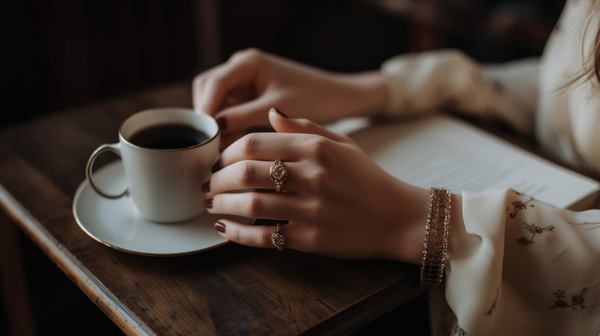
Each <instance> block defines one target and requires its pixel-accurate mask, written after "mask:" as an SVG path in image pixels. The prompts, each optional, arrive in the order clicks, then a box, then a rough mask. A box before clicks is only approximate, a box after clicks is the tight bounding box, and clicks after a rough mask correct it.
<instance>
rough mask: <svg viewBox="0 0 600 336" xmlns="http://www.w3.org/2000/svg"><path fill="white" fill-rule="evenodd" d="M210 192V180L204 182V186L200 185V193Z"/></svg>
mask: <svg viewBox="0 0 600 336" xmlns="http://www.w3.org/2000/svg"><path fill="white" fill-rule="evenodd" d="M209 191H210V180H208V181H206V182H204V184H203V185H202V192H205V193H207V192H209Z"/></svg>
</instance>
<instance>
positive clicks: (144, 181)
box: [86, 108, 221, 222]
mask: <svg viewBox="0 0 600 336" xmlns="http://www.w3.org/2000/svg"><path fill="white" fill-rule="evenodd" d="M169 124H178V125H187V126H191V127H193V128H195V129H196V130H199V131H201V132H203V133H204V134H205V135H207V136H208V139H207V140H206V141H204V142H202V143H199V144H196V145H193V146H190V147H185V148H176V149H155V148H147V147H142V146H139V145H136V144H133V143H131V142H130V139H131V138H132V136H133V135H135V134H137V133H138V132H140V131H142V130H145V129H148V128H151V127H154V126H159V125H169ZM220 134H221V133H220V130H219V126H218V125H217V122H216V121H215V119H213V118H212V117H211V116H209V115H205V114H198V113H194V111H193V110H191V109H186V108H158V109H151V110H146V111H142V112H139V113H136V114H134V115H133V116H131V117H129V118H128V119H127V120H125V121H124V122H123V124H122V125H121V128H120V129H119V142H118V143H114V144H104V145H102V146H100V147H98V149H96V150H95V151H94V153H92V155H91V156H90V159H89V160H88V164H87V167H86V175H87V178H88V181H89V182H90V185H91V186H92V187H93V188H94V190H95V191H96V192H97V193H98V194H99V195H101V196H103V197H106V198H111V199H115V198H120V197H123V196H127V195H129V196H131V197H132V198H133V202H134V204H135V205H136V207H137V209H138V210H139V212H140V213H141V214H142V216H144V217H146V218H147V219H149V220H152V221H156V222H178V221H184V220H187V219H191V218H194V217H196V216H198V215H200V214H201V213H202V212H204V211H205V207H204V206H203V202H204V199H205V198H206V194H205V193H204V192H202V184H203V183H204V182H206V181H208V180H209V179H210V176H211V168H212V166H213V165H214V164H215V163H216V162H217V160H218V159H219V140H220ZM106 151H110V152H114V153H116V154H117V155H119V156H120V157H121V158H122V160H123V167H124V169H125V176H126V178H127V186H126V189H125V190H124V191H123V192H122V193H121V194H119V195H110V194H107V193H105V192H104V191H102V190H101V189H100V188H99V187H98V186H97V185H96V184H95V183H94V179H93V176H92V167H93V165H94V160H95V159H96V157H98V155H100V154H101V153H103V152H106Z"/></svg>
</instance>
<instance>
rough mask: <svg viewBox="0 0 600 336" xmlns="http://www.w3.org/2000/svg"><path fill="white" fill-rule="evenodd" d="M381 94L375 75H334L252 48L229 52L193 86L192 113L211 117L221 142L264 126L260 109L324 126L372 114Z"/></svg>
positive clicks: (383, 92) (377, 108)
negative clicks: (276, 110)
mask: <svg viewBox="0 0 600 336" xmlns="http://www.w3.org/2000/svg"><path fill="white" fill-rule="evenodd" d="M386 95H387V93H386V87H385V85H384V81H383V77H382V76H381V75H380V74H379V73H378V72H368V73H360V74H352V75H342V74H334V73H329V72H325V71H321V70H318V69H315V68H311V67H308V66H305V65H302V64H298V63H295V62H292V61H289V60H285V59H282V58H279V57H276V56H273V55H270V54H267V53H264V52H261V51H259V50H256V49H248V50H244V51H241V52H237V53H235V54H234V55H233V56H232V57H231V58H230V59H229V60H228V61H227V62H226V63H224V64H221V65H219V66H217V67H215V68H212V69H210V70H208V71H206V72H204V73H202V74H200V75H198V76H197V77H196V78H195V79H194V83H193V99H194V109H195V110H196V111H199V112H204V113H208V114H210V115H212V116H214V117H215V119H217V121H218V122H219V124H220V125H221V129H222V131H223V142H224V143H225V144H229V143H231V142H233V141H234V140H237V139H238V138H239V137H241V136H242V135H243V134H245V131H246V130H248V129H249V128H253V127H260V126H268V125H269V121H268V119H267V114H266V113H265V111H268V109H269V108H271V107H276V108H278V109H280V110H282V111H285V113H287V114H288V115H289V116H290V117H293V118H299V117H303V118H308V119H310V120H313V121H315V122H317V123H327V122H332V121H336V120H339V119H341V118H344V117H349V116H358V115H373V114H376V113H377V112H379V111H381V109H382V108H383V105H384V102H385V99H386ZM307 111H308V112H307Z"/></svg>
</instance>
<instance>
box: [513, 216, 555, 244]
mask: <svg viewBox="0 0 600 336" xmlns="http://www.w3.org/2000/svg"><path fill="white" fill-rule="evenodd" d="M523 225H525V231H527V232H529V233H531V237H530V238H526V237H521V238H519V239H515V240H516V241H517V244H519V245H522V246H527V245H529V244H533V237H535V235H536V234H542V233H543V232H544V231H552V232H554V225H549V226H546V227H541V226H539V225H536V224H535V223H531V224H528V223H526V222H523Z"/></svg>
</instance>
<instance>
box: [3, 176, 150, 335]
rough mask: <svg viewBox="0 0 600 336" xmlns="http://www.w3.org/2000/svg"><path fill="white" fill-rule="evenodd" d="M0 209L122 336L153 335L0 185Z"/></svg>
mask: <svg viewBox="0 0 600 336" xmlns="http://www.w3.org/2000/svg"><path fill="white" fill-rule="evenodd" d="M0 208H2V209H3V210H4V212H5V213H6V215H7V216H8V217H10V218H12V219H13V221H14V222H15V223H16V224H17V225H19V226H20V227H21V229H22V230H23V231H24V232H25V233H26V234H27V235H28V236H29V237H30V238H31V239H32V240H33V241H34V242H35V243H36V244H37V245H38V246H39V247H40V248H41V249H42V250H43V251H44V253H45V254H46V255H47V256H48V257H49V258H50V259H51V260H52V261H53V262H54V263H55V264H56V265H57V266H58V267H59V268H60V269H61V270H62V271H63V272H64V273H65V274H66V275H67V276H68V277H69V278H70V279H71V281H73V282H74V283H75V284H76V285H77V286H78V287H79V288H80V289H81V290H82V291H83V292H84V293H85V294H86V295H87V296H88V297H89V298H90V300H92V301H93V302H94V303H95V304H96V305H97V306H98V307H99V308H100V309H101V310H102V311H103V312H104V313H105V314H106V315H107V316H108V317H109V318H110V319H111V320H112V321H113V322H114V323H115V324H116V325H117V326H118V327H119V328H120V329H121V330H122V331H123V332H124V333H125V334H127V335H143V336H145V335H155V333H154V332H152V330H150V328H148V327H147V326H146V325H145V324H144V323H143V322H142V321H140V320H139V319H138V318H137V317H136V316H135V315H134V314H133V313H131V312H130V311H129V310H128V309H127V308H126V307H125V306H124V305H123V304H122V303H121V302H120V301H119V300H118V299H117V298H116V297H115V296H114V295H113V294H112V293H111V292H110V291H109V290H108V289H107V288H106V287H104V285H103V284H102V283H101V282H100V281H99V280H98V279H97V278H96V277H95V276H94V275H93V274H91V273H90V271H89V270H88V269H87V268H86V267H85V266H83V265H82V264H81V263H80V262H79V260H77V258H76V257H75V256H73V255H72V254H71V253H70V252H69V251H68V250H67V249H65V248H64V246H63V245H62V244H61V243H60V242H59V241H58V240H56V239H55V238H54V237H53V236H52V235H51V234H50V233H49V232H48V231H47V230H46V229H45V228H44V227H43V226H42V224H40V223H39V222H38V221H37V219H35V217H33V215H31V214H30V213H29V212H28V211H27V210H26V209H25V208H24V207H23V206H22V205H21V204H20V203H19V202H18V201H17V200H16V199H15V198H14V197H13V196H12V195H11V194H10V193H9V192H8V191H7V190H6V189H5V188H4V187H3V186H2V185H1V184H0Z"/></svg>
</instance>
